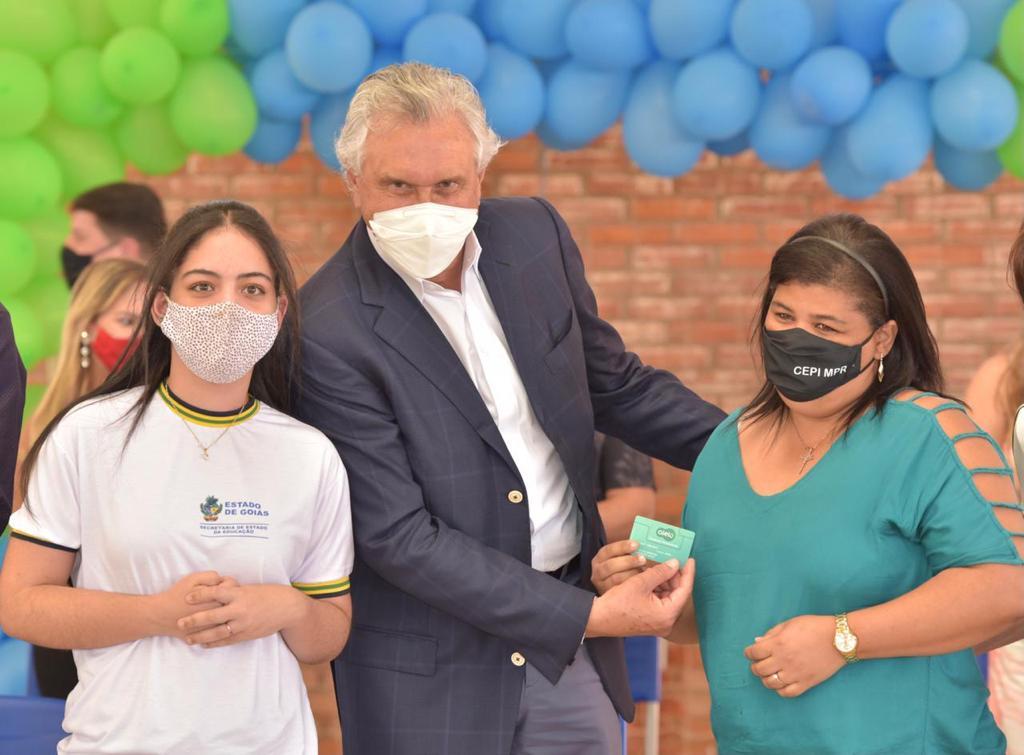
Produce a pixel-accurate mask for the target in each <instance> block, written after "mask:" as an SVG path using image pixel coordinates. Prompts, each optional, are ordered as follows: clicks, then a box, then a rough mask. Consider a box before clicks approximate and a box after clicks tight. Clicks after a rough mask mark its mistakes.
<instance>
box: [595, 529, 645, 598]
mask: <svg viewBox="0 0 1024 755" xmlns="http://www.w3.org/2000/svg"><path fill="white" fill-rule="evenodd" d="M638 547H640V546H639V545H638V544H637V543H636V542H634V541H633V540H619V541H618V542H616V543H608V545H606V546H604V547H603V548H602V549H601V550H599V551H598V552H597V554H596V555H595V556H594V558H593V560H592V561H591V562H590V568H591V577H590V579H591V581H592V582H593V583H594V589H596V590H597V594H598V595H604V594H605V593H606V592H608V591H609V590H610V589H612V588H613V587H615V585H620V584H622V583H623V582H625V581H626V580H627V579H629V578H630V577H632V576H633V575H634V574H639V573H640V572H642V571H643V569H644V566H646V565H647V559H646V558H644V557H643V556H640V555H636V556H634V555H633V551H635V550H636V549H637V548H638Z"/></svg>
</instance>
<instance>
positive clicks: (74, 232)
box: [61, 182, 167, 286]
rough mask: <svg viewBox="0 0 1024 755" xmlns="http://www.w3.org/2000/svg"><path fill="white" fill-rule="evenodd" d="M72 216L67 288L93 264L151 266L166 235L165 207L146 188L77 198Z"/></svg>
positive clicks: (114, 187)
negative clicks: (125, 261) (119, 261)
mask: <svg viewBox="0 0 1024 755" xmlns="http://www.w3.org/2000/svg"><path fill="white" fill-rule="evenodd" d="M70 211H71V231H70V232H69V233H68V237H67V238H66V239H65V240H64V247H63V249H62V250H61V263H62V265H63V268H64V279H65V280H66V281H67V282H68V286H74V284H75V281H76V280H78V276H79V275H81V274H82V271H83V270H85V269H86V267H88V266H89V264H90V263H92V262H99V261H101V260H107V259H134V260H140V261H143V262H144V261H146V260H147V259H148V258H149V257H150V256H152V254H153V252H155V251H156V249H157V247H159V246H160V241H161V240H162V239H163V237H164V234H165V233H167V219H166V217H165V216H164V206H163V203H162V202H161V201H160V197H158V196H157V195H156V192H154V191H153V190H152V189H151V188H149V187H148V186H145V185H144V184H136V183H127V182H122V183H113V184H107V185H105V186H99V187H97V188H95V189H90V190H89V191H87V192H85V193H84V194H81V195H79V196H77V197H75V199H74V200H73V201H72V202H71V207H70Z"/></svg>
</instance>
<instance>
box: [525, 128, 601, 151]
mask: <svg viewBox="0 0 1024 755" xmlns="http://www.w3.org/2000/svg"><path fill="white" fill-rule="evenodd" d="M536 132H537V136H538V137H540V140H541V141H542V142H543V143H544V146H545V147H550V148H551V149H557V150H560V151H562V152H572V151H573V150H577V149H580V148H582V147H585V146H587V144H588V143H589V142H590V139H579V138H577V139H566V138H564V137H562V136H559V135H558V134H556V133H555V132H554V131H552V130H551V126H549V125H548V124H547V122H545V121H541V122H540V123H538V124H537V128H536Z"/></svg>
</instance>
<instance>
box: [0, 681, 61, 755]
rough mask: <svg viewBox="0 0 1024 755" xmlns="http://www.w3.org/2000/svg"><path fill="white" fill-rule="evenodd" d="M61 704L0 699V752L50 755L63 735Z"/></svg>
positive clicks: (38, 699) (34, 699)
mask: <svg viewBox="0 0 1024 755" xmlns="http://www.w3.org/2000/svg"><path fill="white" fill-rule="evenodd" d="M63 720H64V701H63V700H54V699H52V698H49V697H7V696H0V752H9V753H18V755H53V753H54V752H56V751H57V743H58V742H59V741H60V740H62V739H63V738H64V737H65V736H67V735H66V734H65V733H64V729H62V728H61V721H63Z"/></svg>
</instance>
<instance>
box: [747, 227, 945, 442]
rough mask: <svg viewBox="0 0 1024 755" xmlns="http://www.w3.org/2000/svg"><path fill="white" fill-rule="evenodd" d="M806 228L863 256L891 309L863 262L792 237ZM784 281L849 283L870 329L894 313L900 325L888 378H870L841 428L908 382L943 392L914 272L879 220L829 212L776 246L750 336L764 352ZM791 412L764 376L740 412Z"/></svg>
mask: <svg viewBox="0 0 1024 755" xmlns="http://www.w3.org/2000/svg"><path fill="white" fill-rule="evenodd" d="M804 236H818V237H823V238H826V239H832V240H833V241H836V242H838V243H840V244H842V245H844V246H846V247H847V248H848V249H850V250H852V251H853V252H854V253H856V254H858V255H859V256H860V257H861V258H863V259H864V261H865V262H867V263H868V264H869V265H870V266H871V267H872V268H874V270H875V272H876V273H877V274H878V277H879V278H880V279H881V281H882V283H883V285H884V286H885V289H886V292H887V294H888V299H889V302H888V304H889V306H888V310H887V309H886V302H885V300H884V299H883V297H882V291H881V290H880V289H879V287H878V283H877V282H876V281H875V279H874V278H873V277H872V276H871V274H870V273H869V272H868V271H867V270H866V269H865V268H864V266H863V265H862V264H860V263H859V262H858V261H857V260H855V259H854V258H853V257H851V256H850V255H848V254H845V253H844V252H843V251H841V250H840V249H837V248H836V247H834V246H833V245H832V244H829V243H828V242H826V241H818V240H815V239H807V240H804V241H801V242H799V243H794V242H795V241H796V239H799V238H802V237H804ZM785 283H801V284H805V285H815V284H816V285H822V286H828V287H829V288H836V289H839V290H841V291H845V292H846V293H847V294H849V295H850V296H852V297H853V299H854V300H855V301H856V302H857V309H858V310H860V312H861V313H862V314H863V315H864V316H865V317H866V318H867V320H868V322H869V323H870V325H871V328H872V330H873V331H874V330H877V329H878V328H880V327H881V326H882V325H884V324H885V323H886V322H888V321H889V320H895V321H896V325H897V326H898V331H897V333H896V340H895V342H894V343H893V346H892V350H891V351H890V352H889V353H888V354H887V355H886V356H885V379H884V380H883V381H882V382H878V381H877V380H872V381H871V385H870V387H868V389H867V390H866V391H864V393H863V394H861V396H860V397H859V398H858V399H857V400H856V401H855V402H854V403H853V404H852V405H851V406H850V408H849V409H848V410H847V411H846V412H845V413H844V415H843V418H842V429H843V430H844V431H845V430H847V429H849V427H850V425H851V424H852V423H853V421H854V420H855V419H856V418H857V417H859V416H860V415H861V414H862V413H863V412H865V411H866V410H867V409H869V408H871V407H874V408H875V409H876V410H877V411H879V412H881V411H882V410H883V409H884V408H885V403H886V401H888V400H889V399H890V398H891V397H892V396H893V395H894V394H896V393H897V392H899V391H900V390H902V389H904V388H908V387H914V388H917V389H918V390H922V391H930V392H932V393H938V394H941V395H945V394H943V393H942V391H943V379H942V366H941V365H940V363H939V348H938V346H937V345H936V343H935V336H934V335H932V332H931V330H930V329H929V327H928V319H927V317H926V316H925V311H924V301H923V300H922V299H921V291H920V289H919V288H918V286H917V280H916V279H915V278H914V272H913V271H912V270H911V269H910V264H909V263H908V262H907V259H906V257H904V256H903V253H902V252H901V251H900V250H899V247H897V246H896V244H895V243H894V242H893V240H892V239H891V238H889V236H888V235H886V233H885V232H884V231H882V229H881V228H878V227H877V226H874V225H871V224H870V223H868V222H867V221H866V220H864V218H862V217H860V216H859V215H853V214H846V213H844V214H838V215H826V216H824V217H821V218H818V219H817V220H814V221H812V222H810V223H808V224H807V225H805V226H804V227H803V228H801V229H800V230H799V231H797V232H796V233H794V234H793V235H792V236H791V237H790V238H789V239H788V240H787V241H786V243H785V244H783V245H782V246H781V247H779V249H778V251H776V252H775V256H774V257H772V262H771V267H770V269H769V271H768V281H767V283H766V284H765V289H764V295H763V296H762V297H761V309H760V313H759V316H758V319H757V321H756V322H755V323H754V328H753V335H752V337H751V342H752V344H753V345H754V347H755V348H756V350H757V353H759V354H763V353H764V352H763V348H764V322H765V318H767V316H768V310H769V308H770V307H771V303H772V299H773V298H774V297H775V291H776V289H778V287H779V286H781V285H783V284H785ZM787 413H788V409H787V408H786V405H785V403H783V401H782V399H781V398H779V394H778V391H777V390H776V389H775V386H774V385H772V383H770V382H769V381H768V380H767V379H766V380H765V382H764V384H763V385H762V386H761V389H760V390H759V391H758V393H757V395H756V396H754V398H753V400H752V401H751V402H750V404H749V406H747V408H746V410H745V411H744V412H743V415H742V417H743V418H744V419H749V420H752V421H755V422H756V421H758V420H761V419H769V420H772V421H773V422H774V423H776V424H780V423H781V422H782V421H783V420H784V419H785V418H786V416H787Z"/></svg>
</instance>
